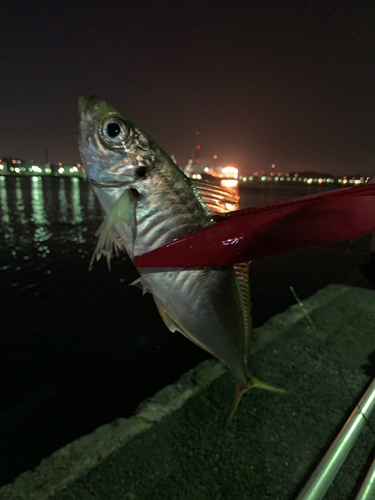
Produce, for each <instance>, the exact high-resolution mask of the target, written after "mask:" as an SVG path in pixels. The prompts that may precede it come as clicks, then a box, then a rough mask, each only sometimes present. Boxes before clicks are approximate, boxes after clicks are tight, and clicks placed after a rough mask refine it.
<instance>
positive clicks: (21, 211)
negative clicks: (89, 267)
mask: <svg viewBox="0 0 375 500" xmlns="http://www.w3.org/2000/svg"><path fill="white" fill-rule="evenodd" d="M16 212H17V217H18V218H19V221H20V223H21V224H26V216H25V203H24V200H23V194H22V189H21V182H20V179H19V178H17V179H16Z"/></svg>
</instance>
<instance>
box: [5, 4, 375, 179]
mask: <svg viewBox="0 0 375 500" xmlns="http://www.w3.org/2000/svg"><path fill="white" fill-rule="evenodd" d="M373 5H374V2H371V1H368V2H361V1H360V2H354V1H345V0H341V1H302V0H300V1H298V2H297V1H296V2H293V1H291V0H289V1H288V0H274V1H272V0H269V1H261V0H257V1H252V0H248V1H247V2H237V1H233V2H219V1H216V2H213V1H204V0H200V1H196V0H190V1H185V2H181V1H168V0H158V1H153V2H151V1H150V2H145V1H122V2H119V1H115V0H112V1H98V0H93V1H90V2H79V1H78V2H69V1H64V2H61V1H56V0H54V1H53V2H52V1H50V2H49V1H40V2H37V1H32V0H27V1H12V2H8V1H3V2H1V6H0V157H1V156H15V157H19V158H24V159H31V158H32V159H34V161H44V151H45V149H46V148H48V150H49V158H50V161H56V162H57V161H62V162H63V163H73V162H77V161H79V155H78V151H77V146H76V142H75V132H76V116H77V100H78V97H79V95H80V94H82V93H83V94H85V95H87V96H89V95H91V94H96V95H97V96H99V97H101V98H102V99H105V100H107V101H108V102H110V103H111V104H112V105H113V106H115V107H116V108H117V109H119V110H120V111H121V112H123V113H124V114H125V115H127V116H128V117H129V118H131V119H132V120H133V121H134V122H135V123H136V124H137V125H139V126H140V127H141V128H143V129H144V130H145V131H146V132H147V133H148V134H149V135H150V136H151V137H153V138H154V139H155V141H156V142H157V143H158V144H159V145H160V146H161V147H163V149H165V150H166V151H167V152H168V153H169V154H171V153H174V154H175V155H176V157H177V160H178V164H179V165H180V166H182V167H184V166H185V165H186V163H187V160H188V158H189V157H190V155H191V150H192V148H193V147H194V144H195V131H196V130H200V137H201V145H202V148H201V155H202V157H204V158H205V157H207V158H209V157H212V155H213V154H217V155H218V159H219V164H222V165H229V164H231V165H234V166H237V167H238V168H239V169H240V173H243V174H249V173H250V172H253V171H254V170H256V169H262V168H264V169H266V170H267V169H269V166H270V164H271V163H276V165H277V169H280V170H283V171H287V170H301V171H302V170H309V169H311V170H317V171H321V172H332V173H349V174H350V173H352V174H354V173H357V172H358V173H362V174H366V175H369V174H372V173H374V172H375V139H374V131H375V130H374V129H375V127H374V125H375V23H374V19H375V16H374V7H373Z"/></svg>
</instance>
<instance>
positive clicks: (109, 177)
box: [77, 96, 283, 425]
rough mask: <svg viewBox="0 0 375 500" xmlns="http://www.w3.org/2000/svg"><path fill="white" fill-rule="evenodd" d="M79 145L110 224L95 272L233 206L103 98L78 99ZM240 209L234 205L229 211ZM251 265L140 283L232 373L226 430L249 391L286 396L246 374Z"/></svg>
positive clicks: (162, 271) (169, 322)
mask: <svg viewBox="0 0 375 500" xmlns="http://www.w3.org/2000/svg"><path fill="white" fill-rule="evenodd" d="M77 142H78V148H79V152H80V155H81V160H82V164H83V166H84V168H85V171H86V174H87V177H88V179H89V181H90V182H91V185H92V187H93V190H94V192H95V194H96V196H97V198H98V200H99V202H100V204H101V207H102V209H103V212H104V217H105V220H104V222H103V223H102V225H101V227H100V228H99V230H98V232H97V236H98V243H97V246H96V249H95V251H94V255H93V259H92V262H91V263H90V266H91V267H92V265H93V261H94V260H95V258H100V256H101V255H103V254H104V255H105V256H106V258H107V261H108V262H110V259H111V256H112V253H113V252H115V253H116V254H119V253H120V252H123V253H125V254H127V255H128V257H129V258H130V260H131V261H133V260H134V257H135V256H137V255H141V254H143V253H145V252H149V251H151V250H154V249H155V248H158V247H160V246H162V245H165V244H168V243H170V242H172V241H174V240H176V239H178V238H181V237H183V236H186V235H188V234H190V233H192V232H194V231H197V230H199V229H201V228H203V227H206V226H207V225H210V224H214V223H215V221H214V219H213V216H212V213H213V212H218V211H220V210H221V209H220V204H219V203H218V200H223V206H225V205H227V203H225V201H228V200H225V193H224V195H223V190H222V188H219V187H218V188H215V186H212V185H208V186H207V183H203V182H197V183H195V184H194V182H192V179H190V178H189V177H187V176H186V175H185V174H184V172H183V171H182V170H181V169H180V168H179V167H178V166H177V165H176V164H175V163H174V162H173V161H172V160H171V158H170V157H169V156H168V154H167V153H166V152H165V151H163V149H162V148H161V147H159V146H158V145H157V144H156V143H155V141H154V140H153V139H151V137H149V136H148V135H147V134H146V133H145V132H144V131H143V130H142V129H140V128H139V127H138V126H136V125H135V124H134V123H133V122H132V121H130V120H129V119H128V118H127V117H126V116H124V115H123V114H122V113H120V112H119V111H117V110H116V109H115V108H114V107H112V106H111V105H110V104H108V103H107V102H106V101H104V100H101V99H99V98H98V97H96V96H91V97H90V98H86V97H85V96H81V97H80V98H79V102H78V133H77ZM199 192H201V193H203V195H202V196H201V195H200V194H199ZM210 193H211V194H210ZM228 196H229V198H230V195H228V193H227V197H228ZM204 197H205V201H206V202H205V201H204ZM235 201H236V200H234V201H233V199H232V200H231V199H229V203H232V204H233V203H235ZM210 205H211V208H212V209H211V210H209V208H208V206H210ZM248 264H249V263H243V264H238V265H236V266H220V267H199V268H176V267H170V268H151V267H150V268H139V269H138V272H139V275H140V277H139V279H138V280H136V282H135V283H133V284H136V285H137V286H139V287H140V288H142V290H143V293H146V292H151V293H152V296H153V299H154V301H155V304H156V307H157V309H158V311H159V313H160V316H161V318H162V319H163V321H164V323H165V325H166V326H167V327H168V328H169V330H170V331H171V332H176V331H177V332H180V333H181V334H182V335H184V336H185V337H187V338H188V339H189V340H190V341H192V342H194V343H195V344H196V345H198V346H199V347H201V348H202V349H204V350H206V351H207V352H209V353H210V354H212V355H213V356H215V357H216V358H217V359H219V360H220V361H222V362H223V363H224V364H225V365H226V366H227V367H228V368H229V369H230V370H231V372H232V373H233V375H234V377H235V381H236V383H235V394H234V398H233V401H232V404H231V406H230V409H229V411H228V414H227V416H226V419H225V425H226V424H227V423H228V422H229V421H230V420H231V419H232V417H233V415H234V412H235V410H236V408H237V406H238V403H239V401H240V399H241V397H242V395H243V394H244V393H245V392H246V391H247V390H249V389H250V388H253V387H254V388H262V389H267V390H271V391H277V392H283V389H278V388H276V387H273V386H271V385H268V384H266V383H264V382H261V381H260V380H258V379H257V378H256V377H254V376H253V375H251V374H250V373H249V372H248V370H247V361H248V356H249V351H250V339H251V310H250V309H251V298H250V289H249V283H248Z"/></svg>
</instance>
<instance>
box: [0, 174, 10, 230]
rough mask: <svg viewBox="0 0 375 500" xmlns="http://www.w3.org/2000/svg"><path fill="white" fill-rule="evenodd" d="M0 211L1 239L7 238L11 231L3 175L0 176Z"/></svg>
mask: <svg viewBox="0 0 375 500" xmlns="http://www.w3.org/2000/svg"><path fill="white" fill-rule="evenodd" d="M0 209H1V225H2V226H3V228H4V229H5V231H4V229H3V230H2V233H3V237H5V238H9V231H11V230H12V228H11V226H10V215H9V214H10V210H9V207H8V193H7V188H6V180H5V177H4V176H3V175H1V176H0Z"/></svg>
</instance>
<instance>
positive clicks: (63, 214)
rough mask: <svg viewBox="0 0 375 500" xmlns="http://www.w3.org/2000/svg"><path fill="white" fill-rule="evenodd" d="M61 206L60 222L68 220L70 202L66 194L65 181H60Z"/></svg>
mask: <svg viewBox="0 0 375 500" xmlns="http://www.w3.org/2000/svg"><path fill="white" fill-rule="evenodd" d="M59 205H60V217H59V221H60V222H67V220H68V202H67V200H66V193H65V179H59Z"/></svg>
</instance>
